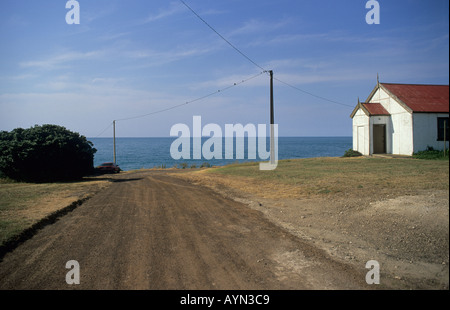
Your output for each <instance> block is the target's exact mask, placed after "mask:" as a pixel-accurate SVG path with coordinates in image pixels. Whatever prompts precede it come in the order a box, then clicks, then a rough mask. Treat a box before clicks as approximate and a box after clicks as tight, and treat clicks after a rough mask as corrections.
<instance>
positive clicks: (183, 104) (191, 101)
mask: <svg viewBox="0 0 450 310" xmlns="http://www.w3.org/2000/svg"><path fill="white" fill-rule="evenodd" d="M264 73H265V72H264V71H263V72H260V73H258V74H256V75H254V76H251V77H249V78H247V79H244V80H241V81H240V82H236V83H233V85H230V86H227V87H225V88H222V89H219V90H216V91H215V92H212V93H209V94H207V95H204V96H201V97H198V98H196V99H193V100H190V101H186V102H184V103H180V104H177V105H174V106H171V107H168V108H164V109H161V110H158V111H154V112H150V113H146V114H141V115H137V116H132V117H127V118H121V119H117V120H116V121H127V120H132V119H137V118H143V117H146V116H150V115H154V114H158V113H162V112H166V111H169V110H173V109H176V108H179V107H182V106H185V105H188V104H190V103H194V102H197V101H200V100H203V99H206V98H208V97H211V96H213V95H216V94H218V93H221V92H224V91H226V90H228V89H230V88H233V87H236V86H238V85H241V84H243V83H246V82H248V81H250V80H253V79H255V78H257V77H258V76H260V75H262V74H264ZM110 126H111V125H110ZM108 128H109V127H108ZM108 128H107V129H108ZM104 131H106V129H105V130H104ZM104 131H103V132H104ZM103 132H102V133H103Z"/></svg>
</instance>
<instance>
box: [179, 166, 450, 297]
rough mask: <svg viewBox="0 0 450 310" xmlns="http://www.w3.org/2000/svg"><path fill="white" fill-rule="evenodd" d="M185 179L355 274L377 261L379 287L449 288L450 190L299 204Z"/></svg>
mask: <svg viewBox="0 0 450 310" xmlns="http://www.w3.org/2000/svg"><path fill="white" fill-rule="evenodd" d="M182 176H183V177H184V178H186V179H188V180H189V181H190V182H192V183H194V184H198V185H203V186H207V187H210V188H213V189H214V190H215V191H216V192H219V193H221V194H222V195H223V196H224V197H228V198H230V199H234V200H236V201H239V202H242V203H244V204H246V205H247V206H249V207H251V208H252V209H254V210H258V211H260V212H262V213H263V214H264V215H265V216H266V218H267V219H269V220H270V221H271V222H273V223H275V224H276V225H279V226H280V227H283V228H284V229H286V230H288V231H289V232H290V233H292V234H293V235H295V236H297V237H299V238H301V239H302V240H306V241H308V242H310V243H311V244H313V245H314V246H316V247H318V248H320V249H323V250H324V251H326V252H327V253H328V254H329V255H330V256H331V257H332V258H333V259H336V260H338V261H340V262H343V263H347V264H350V265H353V266H354V267H355V268H364V266H365V264H366V262H368V261H369V260H376V261H378V263H379V264H380V271H381V272H380V274H381V275H380V282H381V283H380V287H383V285H382V284H385V286H384V288H390V289H448V288H449V191H448V190H447V191H445V190H444V191H443V190H427V191H423V192H419V193H417V195H413V196H412V195H407V196H398V197H385V196H383V195H376V194H375V195H371V196H365V197H360V198H355V197H354V196H353V197H352V196H351V195H349V197H345V195H335V196H327V195H325V197H314V198H296V199H293V198H286V197H288V196H289V195H286V197H284V196H285V195H283V191H279V193H280V194H279V195H280V197H273V195H265V194H264V192H265V190H264V186H267V184H266V185H264V186H262V187H261V188H262V190H261V188H259V189H257V188H255V187H254V186H251V185H249V184H245V181H244V182H243V183H240V182H236V178H234V179H233V181H232V182H231V181H230V177H225V176H220V175H210V174H201V173H200V174H199V173H196V174H186V175H182ZM255 193H256V194H255ZM267 197H270V198H267Z"/></svg>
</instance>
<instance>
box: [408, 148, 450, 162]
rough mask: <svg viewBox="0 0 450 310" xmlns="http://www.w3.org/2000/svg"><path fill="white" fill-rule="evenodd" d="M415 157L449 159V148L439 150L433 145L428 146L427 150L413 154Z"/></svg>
mask: <svg viewBox="0 0 450 310" xmlns="http://www.w3.org/2000/svg"><path fill="white" fill-rule="evenodd" d="M413 157H414V158H418V159H438V160H439V159H440V160H449V157H448V150H446V151H439V150H435V149H434V148H432V147H428V148H427V149H426V150H425V151H421V152H417V153H415V154H414V155H413Z"/></svg>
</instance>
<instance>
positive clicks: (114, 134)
mask: <svg viewBox="0 0 450 310" xmlns="http://www.w3.org/2000/svg"><path fill="white" fill-rule="evenodd" d="M113 145H114V165H115V164H116V121H113Z"/></svg>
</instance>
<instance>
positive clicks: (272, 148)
mask: <svg viewBox="0 0 450 310" xmlns="http://www.w3.org/2000/svg"><path fill="white" fill-rule="evenodd" d="M269 73H270V163H271V164H272V165H274V164H275V140H274V138H275V137H274V135H275V133H274V125H275V115H274V111H273V71H272V70H270V71H269Z"/></svg>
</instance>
